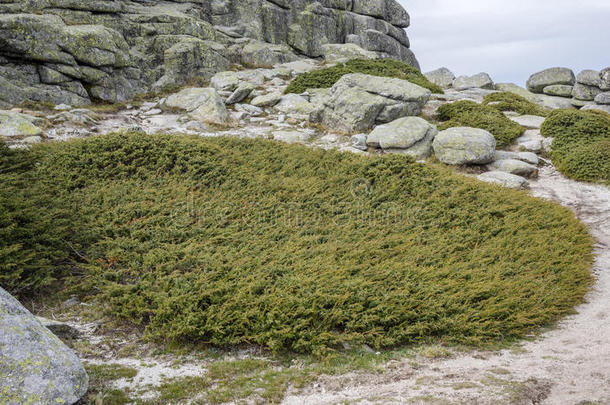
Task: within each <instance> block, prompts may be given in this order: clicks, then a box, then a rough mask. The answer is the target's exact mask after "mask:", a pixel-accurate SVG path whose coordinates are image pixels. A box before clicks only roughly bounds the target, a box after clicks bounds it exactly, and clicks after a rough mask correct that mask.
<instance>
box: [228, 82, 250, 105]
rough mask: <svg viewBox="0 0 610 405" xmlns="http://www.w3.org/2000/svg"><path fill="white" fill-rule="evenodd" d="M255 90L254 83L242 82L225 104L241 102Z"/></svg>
mask: <svg viewBox="0 0 610 405" xmlns="http://www.w3.org/2000/svg"><path fill="white" fill-rule="evenodd" d="M253 90H254V85H253V84H251V83H248V82H242V83H240V84H239V86H237V88H236V89H235V91H234V92H233V93H232V94H231V95H230V96H229V98H227V100H226V101H225V104H227V105H231V104H235V103H240V102H242V101H243V100H245V99H246V98H247V97H248V96H249V95H250V93H252V91H253Z"/></svg>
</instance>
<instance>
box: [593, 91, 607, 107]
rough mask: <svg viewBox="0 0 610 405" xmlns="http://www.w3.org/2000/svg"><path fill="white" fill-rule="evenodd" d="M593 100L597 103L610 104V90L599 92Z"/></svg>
mask: <svg viewBox="0 0 610 405" xmlns="http://www.w3.org/2000/svg"><path fill="white" fill-rule="evenodd" d="M595 102H596V103H597V104H606V105H608V104H610V91H607V92H604V93H600V94H598V95H597V96H595Z"/></svg>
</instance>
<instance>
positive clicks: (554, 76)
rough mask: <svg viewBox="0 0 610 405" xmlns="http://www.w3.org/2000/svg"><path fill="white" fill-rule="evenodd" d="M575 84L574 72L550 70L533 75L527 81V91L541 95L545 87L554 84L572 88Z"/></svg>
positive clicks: (557, 69)
mask: <svg viewBox="0 0 610 405" xmlns="http://www.w3.org/2000/svg"><path fill="white" fill-rule="evenodd" d="M575 83H576V77H575V76H574V72H573V71H572V70H570V69H567V68H559V67H555V68H550V69H546V70H543V71H541V72H538V73H534V74H533V75H532V76H530V78H529V79H528V81H527V89H528V90H529V91H531V92H533V93H541V92H542V91H543V90H544V88H545V87H547V86H552V85H555V84H564V85H568V86H573V85H574V84H575Z"/></svg>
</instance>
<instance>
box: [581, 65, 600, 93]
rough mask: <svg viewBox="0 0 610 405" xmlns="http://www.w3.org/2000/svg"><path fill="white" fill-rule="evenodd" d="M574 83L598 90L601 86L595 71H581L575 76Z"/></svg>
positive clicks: (598, 75)
mask: <svg viewBox="0 0 610 405" xmlns="http://www.w3.org/2000/svg"><path fill="white" fill-rule="evenodd" d="M576 83H580V84H584V85H587V86H594V87H598V88H599V87H600V86H601V85H602V78H601V75H600V73H599V72H598V71H597V70H589V69H588V70H583V71H582V72H580V73H579V74H578V76H576Z"/></svg>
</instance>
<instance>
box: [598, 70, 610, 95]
mask: <svg viewBox="0 0 610 405" xmlns="http://www.w3.org/2000/svg"><path fill="white" fill-rule="evenodd" d="M599 77H600V85H599V88H600V89H601V90H602V91H610V67H609V68H605V69H602V71H601V72H599Z"/></svg>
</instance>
